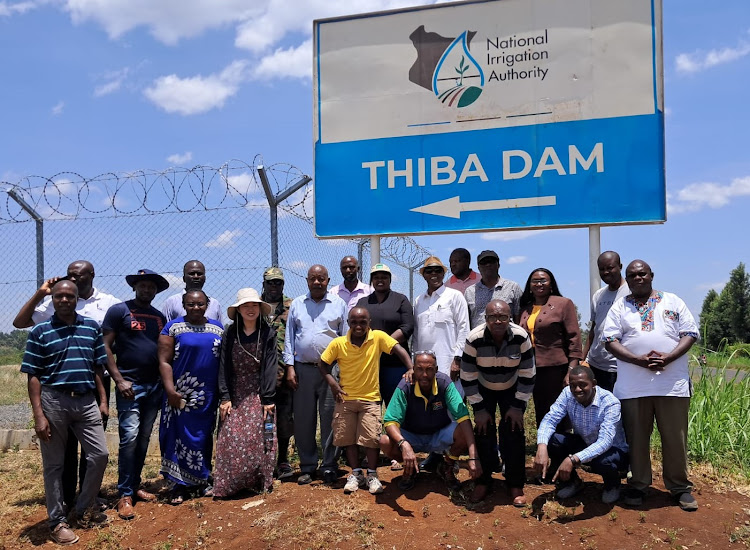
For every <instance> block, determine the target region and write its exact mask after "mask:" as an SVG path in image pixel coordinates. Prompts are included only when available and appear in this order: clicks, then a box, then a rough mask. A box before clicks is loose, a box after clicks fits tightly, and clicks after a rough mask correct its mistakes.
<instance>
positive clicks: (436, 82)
mask: <svg viewBox="0 0 750 550" xmlns="http://www.w3.org/2000/svg"><path fill="white" fill-rule="evenodd" d="M476 34H477V33H476V31H468V30H466V31H464V32H462V33H461V34H460V35H459V36H457V37H455V38H451V37H446V36H441V35H439V34H437V33H435V32H427V31H426V30H425V28H424V25H420V26H419V28H417V29H416V30H415V31H414V32H413V33H411V34H410V35H409V39H410V40H411V41H412V43H413V44H414V48H416V50H417V60H416V61H415V62H414V65H412V66H411V68H410V69H409V80H411V81H412V82H414V84H417V85H419V86H422V87H423V88H427V89H428V90H430V91H431V92H433V93H434V94H435V95H436V96H437V98H438V99H439V100H440V101H441V102H442V103H443V104H445V105H447V106H449V107H458V108H459V109H460V108H461V107H466V106H468V105H471V104H472V103H474V102H475V101H476V100H477V99H478V98H479V96H480V95H481V94H482V86H484V72H483V71H482V67H480V66H479V63H477V62H476V60H475V59H474V57H473V56H472V55H471V52H470V51H469V45H470V43H471V40H472V39H473V38H474V36H475V35H476Z"/></svg>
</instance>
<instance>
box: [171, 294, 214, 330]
mask: <svg viewBox="0 0 750 550" xmlns="http://www.w3.org/2000/svg"><path fill="white" fill-rule="evenodd" d="M184 294H185V291H184V290H183V291H182V292H180V293H179V294H172V296H170V297H169V298H167V299H166V300H164V303H163V304H162V306H161V312H162V313H163V314H164V317H166V318H167V323H168V322H169V321H172V320H174V319H177V318H178V317H184V316H185V314H186V313H187V312H186V311H185V308H184V307H182V297H183V295H184ZM206 318H207V319H214V320H216V321H219V322H222V320H223V317H222V310H221V304H220V303H219V300H217V299H216V298H213V297H212V296H209V297H208V307H206Z"/></svg>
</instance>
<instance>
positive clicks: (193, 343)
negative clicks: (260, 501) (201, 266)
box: [159, 290, 223, 504]
mask: <svg viewBox="0 0 750 550" xmlns="http://www.w3.org/2000/svg"><path fill="white" fill-rule="evenodd" d="M182 305H183V307H184V308H185V311H186V314H185V316H184V317H178V318H177V319H174V320H172V321H170V322H169V323H168V324H167V326H165V327H164V330H162V332H161V335H160V336H159V372H160V374H161V379H162V383H163V384H164V396H165V399H164V403H163V405H162V410H161V423H160V425H159V446H160V447H161V473H162V475H163V476H164V477H165V478H166V479H167V481H168V482H169V484H170V497H169V502H170V504H180V503H182V502H183V500H184V499H185V497H186V496H187V495H188V494H189V493H190V492H191V491H194V490H196V489H197V490H198V491H199V492H201V493H203V494H204V495H206V496H211V495H212V492H211V486H210V483H209V478H210V476H211V453H212V451H213V431H214V425H215V422H216V409H217V406H218V387H217V385H218V376H219V352H220V348H221V334H222V332H223V327H222V325H221V322H219V321H215V320H213V319H206V315H205V314H206V308H207V307H208V297H207V296H206V294H205V293H204V292H203V291H202V290H191V291H188V292H186V293H185V294H184V295H183V296H182Z"/></svg>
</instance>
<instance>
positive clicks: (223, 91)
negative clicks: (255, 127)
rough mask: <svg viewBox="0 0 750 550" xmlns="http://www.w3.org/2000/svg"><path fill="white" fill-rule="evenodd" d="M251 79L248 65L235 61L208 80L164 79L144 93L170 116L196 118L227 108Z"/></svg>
mask: <svg viewBox="0 0 750 550" xmlns="http://www.w3.org/2000/svg"><path fill="white" fill-rule="evenodd" d="M247 76H248V75H247V62H245V61H233V62H232V63H230V64H229V65H228V66H227V67H226V68H225V69H224V70H223V71H221V72H220V73H217V74H212V75H209V76H205V77H204V76H200V75H198V76H193V77H187V78H180V77H178V76H177V75H175V74H171V75H167V76H161V77H159V78H157V79H156V80H155V81H154V82H153V84H152V85H151V86H150V87H149V88H146V89H145V90H144V92H143V93H144V95H145V96H146V98H148V99H149V101H151V102H152V103H154V104H155V105H157V106H158V107H161V108H162V109H164V110H165V111H166V112H168V113H178V114H181V115H195V114H199V113H205V112H207V111H210V110H211V109H216V108H220V107H223V106H224V103H225V102H226V100H227V99H229V98H230V97H232V96H233V95H235V94H236V93H237V91H238V90H239V85H240V83H241V82H242V81H243V80H245V79H246V78H247Z"/></svg>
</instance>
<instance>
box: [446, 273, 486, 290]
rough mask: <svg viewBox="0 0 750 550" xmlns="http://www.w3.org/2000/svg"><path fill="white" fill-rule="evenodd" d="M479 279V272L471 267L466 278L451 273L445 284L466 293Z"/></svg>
mask: <svg viewBox="0 0 750 550" xmlns="http://www.w3.org/2000/svg"><path fill="white" fill-rule="evenodd" d="M478 280H479V273H477V272H476V271H474V270H473V269H470V270H469V276H468V277H466V278H465V279H459V278H458V277H456V276H455V275H451V276H450V278H449V279H448V282H447V283H445V286H447V287H448V288H452V289H453V290H458V291H459V292H460V293H461V294H465V293H466V289H467V288H469V287H470V286H471V285H473V284H476V282H477V281H478Z"/></svg>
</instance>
